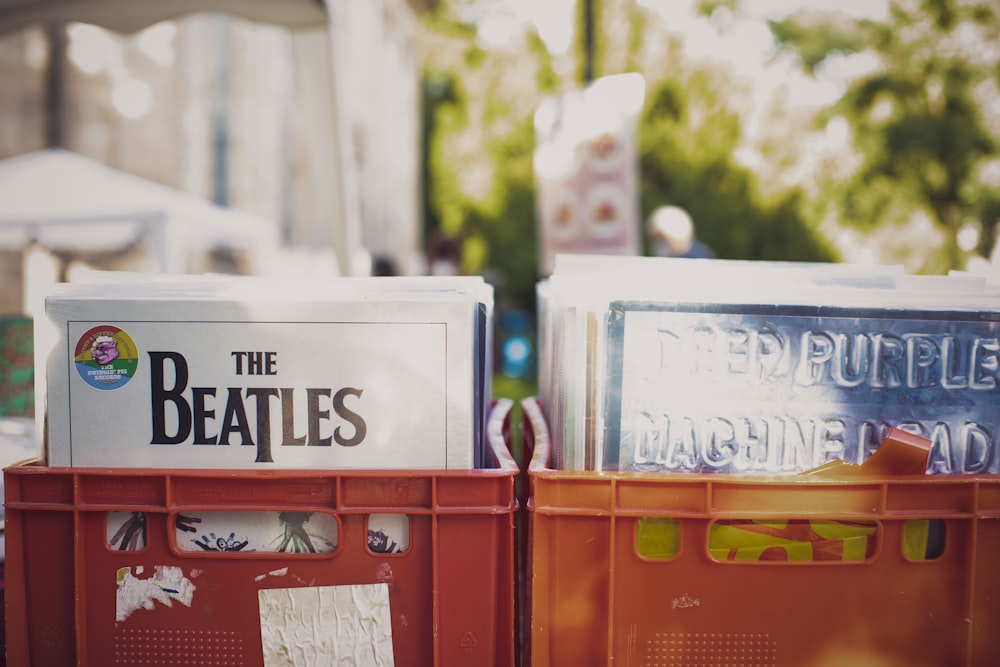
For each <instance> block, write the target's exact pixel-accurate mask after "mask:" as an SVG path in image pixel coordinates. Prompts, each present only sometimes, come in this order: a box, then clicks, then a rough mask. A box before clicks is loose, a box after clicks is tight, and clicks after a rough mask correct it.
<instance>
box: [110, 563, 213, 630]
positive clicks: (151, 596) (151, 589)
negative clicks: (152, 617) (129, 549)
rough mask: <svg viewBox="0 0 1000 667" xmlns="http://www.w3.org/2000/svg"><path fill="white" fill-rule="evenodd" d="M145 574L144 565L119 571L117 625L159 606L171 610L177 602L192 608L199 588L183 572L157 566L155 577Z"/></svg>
mask: <svg viewBox="0 0 1000 667" xmlns="http://www.w3.org/2000/svg"><path fill="white" fill-rule="evenodd" d="M145 574H146V568H144V567H143V566H141V565H137V566H136V567H135V568H132V567H122V568H119V569H118V572H117V577H116V579H117V581H118V593H117V596H116V598H115V621H117V622H119V623H120V622H121V621H124V620H125V619H127V618H128V617H129V616H131V615H132V613H133V612H135V611H138V610H139V609H150V610H151V609H154V608H155V607H156V603H157V602H159V603H161V604H164V605H166V606H168V607H171V606H173V601H174V600H176V601H177V602H180V603H181V604H183V605H184V606H186V607H190V606H191V600H192V599H193V598H194V591H195V586H194V584H193V583H191V580H190V579H188V578H187V577H185V576H184V573H183V571H182V570H181V568H179V567H173V566H170V565H156V566H155V567H154V568H153V574H152V575H151V576H144V575H145Z"/></svg>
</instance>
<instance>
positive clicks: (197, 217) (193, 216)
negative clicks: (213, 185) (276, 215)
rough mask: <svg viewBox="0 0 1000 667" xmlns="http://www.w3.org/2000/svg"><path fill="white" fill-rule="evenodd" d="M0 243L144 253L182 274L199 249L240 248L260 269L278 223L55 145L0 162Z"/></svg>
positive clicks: (161, 267)
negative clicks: (217, 203) (222, 206)
mask: <svg viewBox="0 0 1000 667" xmlns="http://www.w3.org/2000/svg"><path fill="white" fill-rule="evenodd" d="M0 201H2V202H3V206H2V207H0V248H2V249H5V250H13V251H17V250H22V251H23V250H27V249H28V248H30V247H31V246H33V245H38V246H41V247H42V248H43V249H45V250H47V251H49V252H50V253H52V254H53V255H56V256H59V257H64V258H66V259H67V260H72V259H81V260H84V261H86V260H87V259H88V258H97V257H102V256H109V255H124V254H126V253H128V252H132V253H136V254H141V253H143V252H144V253H145V254H147V255H148V256H149V259H151V260H152V262H153V266H152V267H151V268H152V269H153V270H157V271H162V272H166V273H186V272H189V271H190V270H191V268H192V267H191V261H192V258H193V257H197V255H198V254H199V253H201V254H204V253H210V252H213V251H221V252H228V253H232V254H236V255H240V256H241V257H243V259H244V260H245V261H246V262H247V269H248V270H247V272H253V273H259V272H261V271H262V269H263V268H264V267H265V266H266V264H267V262H268V259H269V257H270V256H271V254H272V253H274V252H276V250H277V247H278V245H279V234H278V229H277V225H276V223H274V222H272V221H270V220H266V219H263V218H259V217H256V216H252V215H248V214H245V213H241V212H238V211H235V210H233V209H226V208H221V207H218V206H215V205H213V204H212V203H211V202H208V201H207V200H204V199H202V198H200V197H197V196H195V195H191V194H188V193H184V192H180V191H178V190H174V189H172V188H169V187H166V186H163V185H160V184H158V183H153V182H151V181H147V180H145V179H142V178H139V177H137V176H133V175H131V174H127V173H125V172H122V171H118V170H116V169H112V168H111V167H108V166H107V165H104V164H102V163H100V162H97V161H95V160H91V159H90V158H87V157H84V156H82V155H79V154H77V153H73V152H70V151H67V150H64V149H60V148H51V149H47V150H44V151H39V152H36V153H29V154H27V155H20V156H17V157H14V158H9V159H7V160H3V161H0Z"/></svg>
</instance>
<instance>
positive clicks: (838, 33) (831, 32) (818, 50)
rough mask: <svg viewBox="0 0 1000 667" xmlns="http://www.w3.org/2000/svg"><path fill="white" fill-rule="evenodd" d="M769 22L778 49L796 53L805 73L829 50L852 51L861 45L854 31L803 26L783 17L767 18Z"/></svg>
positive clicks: (820, 26)
mask: <svg viewBox="0 0 1000 667" xmlns="http://www.w3.org/2000/svg"><path fill="white" fill-rule="evenodd" d="M769 25H770V28H771V32H772V33H773V34H774V39H775V42H776V43H777V47H778V49H779V50H785V51H792V52H794V53H796V54H797V55H798V56H799V58H801V59H802V65H803V66H804V67H805V68H806V69H807V70H808V71H809V72H814V71H815V70H816V67H817V65H819V64H820V63H821V62H823V61H824V60H825V59H826V58H827V56H829V55H830V54H831V53H845V54H846V53H853V52H855V51H857V50H859V49H860V48H861V47H862V45H863V42H862V39H861V37H860V35H859V34H858V33H857V32H856V31H853V30H843V29H840V28H839V27H836V26H831V25H828V24H810V25H803V24H800V23H797V22H795V21H793V20H785V21H770V22H769Z"/></svg>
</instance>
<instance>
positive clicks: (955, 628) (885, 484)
mask: <svg viewBox="0 0 1000 667" xmlns="http://www.w3.org/2000/svg"><path fill="white" fill-rule="evenodd" d="M523 408H524V412H525V416H526V426H525V430H526V432H527V435H528V438H529V443H530V440H531V439H533V441H534V442H533V447H534V455H533V458H532V461H531V464H530V467H529V478H530V481H531V495H530V499H529V501H528V514H529V517H530V529H529V538H528V539H529V547H528V548H529V554H528V560H529V570H530V574H529V581H528V609H529V614H530V628H531V632H530V636H529V637H528V638H527V647H526V651H527V653H528V655H530V664H531V666H532V667H548V666H550V665H552V666H559V667H562V666H563V665H573V666H574V667H580V666H586V665H605V666H606V665H612V664H614V665H636V666H643V667H654V666H656V667H708V666H712V667H722V666H728V667H802V666H804V665H809V666H810V667H826V666H834V665H836V666H838V667H840V666H844V665H852V666H855V665H857V666H861V665H865V666H871V667H875V666H877V667H890V666H892V667H895V666H899V667H903V666H905V667H941V666H943V665H949V666H975V667H992V666H995V665H1000V631H998V629H1000V566H998V563H1000V560H998V557H1000V476H998V475H990V476H980V477H957V476H931V477H927V476H907V477H900V478H891V479H882V478H877V479H871V480H868V479H866V480H864V481H856V482H855V481H847V480H840V481H834V480H829V479H827V480H823V479H817V478H812V477H794V478H783V479H776V478H770V479H763V478H757V479H753V478H748V477H741V476H735V475H684V474H676V473H674V474H665V473H659V474H641V473H640V474H637V473H599V472H598V473H581V472H571V471H556V470H550V469H547V468H546V467H545V466H546V464H547V460H548V445H549V441H548V435H547V430H546V425H545V422H544V416H543V413H542V411H541V409H540V407H539V405H538V403H537V402H536V401H535V400H534V399H529V400H527V401H525V402H524V403H523ZM928 519H929V520H933V521H934V522H935V524H936V525H937V526H938V527H939V528H940V527H943V530H944V541H943V548H942V550H940V551H939V552H937V553H934V554H930V553H926V554H925V555H926V558H916V557H913V556H912V551H908V550H907V549H906V548H904V546H903V545H904V543H905V541H906V536H907V534H908V530H909V527H911V526H920V525H927V522H925V520H928ZM742 520H754V521H758V522H760V521H768V520H770V521H774V522H778V524H779V525H786V524H782V522H784V521H786V520H789V521H802V522H822V521H829V522H842V523H844V524H861V525H863V526H871V527H873V528H872V536H873V538H872V539H873V541H872V542H870V546H869V550H868V553H867V554H866V555H865V554H863V555H862V556H861V557H860V559H859V560H853V561H842V560H836V561H829V560H826V561H823V560H820V559H819V558H818V557H816V558H811V559H810V558H808V557H807V558H806V559H805V560H801V561H795V562H793V561H792V560H791V556H788V559H789V560H788V561H787V562H781V561H777V562H775V561H770V562H768V561H763V560H756V559H755V558H754V557H753V556H751V557H750V559H749V560H738V559H737V560H728V558H727V556H725V555H723V556H721V557H720V556H719V555H718V554H719V552H714V554H715V555H713V552H710V550H709V545H710V544H711V535H712V531H713V530H715V528H717V527H718V526H720V525H721V526H725V524H733V523H737V522H739V521H742ZM651 522H652V523H653V525H658V524H656V523H655V522H662V523H661V525H666V526H673V527H674V528H675V529H676V534H675V537H676V543H675V545H674V546H673V549H672V550H670V549H668V550H666V551H665V553H664V554H659V553H655V554H652V555H651V553H650V552H649V551H648V550H647V548H646V547H644V546H642V542H641V538H640V535H643V534H644V530H645V529H644V526H648V525H650V523H651ZM921 522H923V523H921ZM793 552H794V549H792V548H789V551H788V554H792V553H793ZM845 553H846V552H845ZM908 554H909V555H908ZM736 558H740V556H736Z"/></svg>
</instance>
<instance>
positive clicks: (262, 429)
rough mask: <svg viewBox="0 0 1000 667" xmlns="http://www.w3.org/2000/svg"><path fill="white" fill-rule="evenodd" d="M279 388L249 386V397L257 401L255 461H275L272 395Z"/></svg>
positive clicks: (275, 393)
mask: <svg viewBox="0 0 1000 667" xmlns="http://www.w3.org/2000/svg"><path fill="white" fill-rule="evenodd" d="M277 395H278V390H277V389H258V388H248V389H247V398H250V397H251V396H252V397H253V398H254V399H255V400H256V402H257V458H256V459H255V460H254V462H255V463H274V459H272V458H271V400H270V399H271V396H277Z"/></svg>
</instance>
